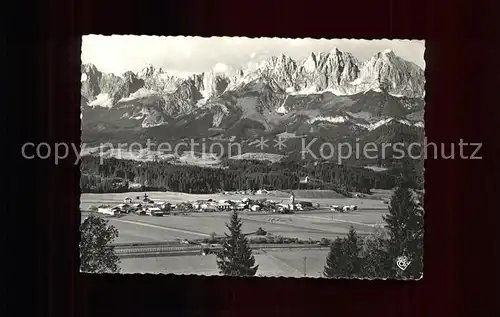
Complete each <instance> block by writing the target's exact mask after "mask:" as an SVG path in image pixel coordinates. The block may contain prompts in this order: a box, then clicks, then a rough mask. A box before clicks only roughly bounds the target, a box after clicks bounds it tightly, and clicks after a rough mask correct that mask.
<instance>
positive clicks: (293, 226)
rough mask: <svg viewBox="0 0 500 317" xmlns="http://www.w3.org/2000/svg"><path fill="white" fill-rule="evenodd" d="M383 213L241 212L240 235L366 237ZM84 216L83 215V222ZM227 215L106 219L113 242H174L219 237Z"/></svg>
mask: <svg viewBox="0 0 500 317" xmlns="http://www.w3.org/2000/svg"><path fill="white" fill-rule="evenodd" d="M384 213H385V211H382V210H360V211H356V212H352V213H349V214H337V213H336V214H332V213H331V212H310V213H300V214H292V215H275V214H273V215H266V214H253V213H251V212H241V213H240V217H241V218H242V219H243V232H244V233H246V234H250V235H251V234H252V233H254V232H255V231H257V229H258V228H259V227H261V228H262V229H264V230H265V231H267V232H270V233H272V234H274V235H281V236H284V237H290V238H298V239H301V240H308V239H309V238H311V239H313V240H320V239H321V238H329V239H332V238H336V237H338V236H344V235H345V234H346V233H347V232H348V230H349V227H350V226H351V225H352V226H353V227H354V228H355V229H356V230H357V232H358V233H359V234H369V233H370V232H372V230H373V227H374V225H376V224H377V223H380V222H381V221H382V215H383V214H384ZM86 214H87V213H84V214H82V219H84V217H85V216H86ZM229 216H230V213H229V212H214V213H192V214H188V215H177V216H172V215H170V216H164V217H150V216H138V215H132V214H130V215H126V216H122V217H119V218H116V217H107V219H109V222H110V224H112V225H113V226H115V227H116V228H117V229H118V230H119V236H118V238H117V239H116V243H131V242H153V241H174V240H179V239H181V240H182V239H188V240H194V239H203V238H208V237H209V236H210V234H211V233H212V232H215V233H216V235H218V236H221V235H223V234H224V232H226V231H227V229H226V226H225V224H226V222H228V221H229Z"/></svg>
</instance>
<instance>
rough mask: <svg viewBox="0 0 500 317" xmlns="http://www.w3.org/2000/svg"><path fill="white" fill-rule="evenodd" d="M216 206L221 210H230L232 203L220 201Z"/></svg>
mask: <svg viewBox="0 0 500 317" xmlns="http://www.w3.org/2000/svg"><path fill="white" fill-rule="evenodd" d="M216 207H217V209H219V210H228V209H231V204H229V203H226V202H224V203H219V204H218V205H217V206H216Z"/></svg>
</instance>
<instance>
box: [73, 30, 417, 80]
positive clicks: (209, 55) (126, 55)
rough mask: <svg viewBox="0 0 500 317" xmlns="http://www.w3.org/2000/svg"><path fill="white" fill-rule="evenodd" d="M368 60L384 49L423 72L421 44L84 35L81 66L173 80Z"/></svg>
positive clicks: (407, 42)
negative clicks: (322, 60)
mask: <svg viewBox="0 0 500 317" xmlns="http://www.w3.org/2000/svg"><path fill="white" fill-rule="evenodd" d="M335 47H336V48H338V49H339V50H342V51H346V52H350V53H352V54H353V55H354V56H356V57H357V58H358V59H359V60H361V61H364V60H368V59H369V58H370V57H371V56H372V55H374V54H375V53H377V52H381V51H383V50H385V49H391V50H393V51H394V53H395V54H396V55H398V56H400V57H402V58H404V59H406V60H408V61H411V62H414V63H415V64H417V65H419V66H420V67H422V68H425V61H424V50H425V42H424V41H422V40H411V41H410V40H350V39H331V40H327V39H310V38H306V39H280V38H257V39H251V38H244V37H238V38H230V37H210V38H202V37H182V36H177V37H159V36H134V35H112V36H104V35H86V36H83V38H82V56H81V58H82V62H83V63H92V64H94V65H95V66H96V67H97V68H98V69H99V70H101V71H103V72H109V73H115V74H117V75H118V74H122V73H124V72H125V71H127V70H131V71H134V72H137V71H139V70H140V69H142V68H143V67H145V66H147V65H148V64H152V65H154V66H155V67H162V68H163V69H165V70H167V72H169V73H171V74H172V75H174V74H175V75H178V76H186V75H190V74H192V73H201V72H205V71H209V70H211V69H212V70H216V71H226V72H230V73H232V72H234V71H235V70H237V69H242V68H255V67H256V66H257V65H258V63H260V62H262V61H263V60H265V59H267V58H269V57H270V56H272V55H279V54H281V53H285V54H287V55H289V56H290V57H292V58H294V59H302V58H305V57H307V56H308V55H309V54H311V52H314V53H319V52H330V51H331V50H332V49H333V48H335Z"/></svg>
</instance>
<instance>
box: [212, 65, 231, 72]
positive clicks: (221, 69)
mask: <svg viewBox="0 0 500 317" xmlns="http://www.w3.org/2000/svg"><path fill="white" fill-rule="evenodd" d="M212 70H213V71H214V72H216V73H225V72H227V71H228V70H229V66H227V65H226V64H224V63H217V64H215V65H214V67H213V68H212Z"/></svg>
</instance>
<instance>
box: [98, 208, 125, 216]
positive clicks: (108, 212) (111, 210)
mask: <svg viewBox="0 0 500 317" xmlns="http://www.w3.org/2000/svg"><path fill="white" fill-rule="evenodd" d="M97 212H98V213H101V214H105V215H112V216H114V215H116V214H119V213H120V208H119V207H113V208H109V207H105V208H101V207H99V208H97Z"/></svg>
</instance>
